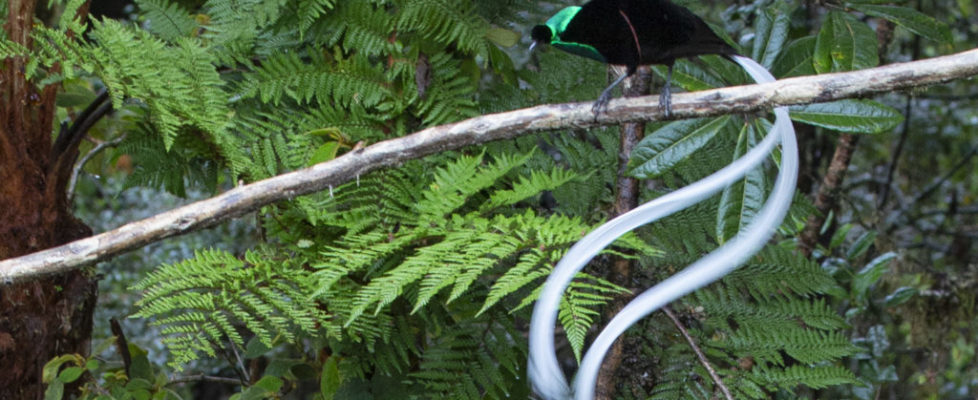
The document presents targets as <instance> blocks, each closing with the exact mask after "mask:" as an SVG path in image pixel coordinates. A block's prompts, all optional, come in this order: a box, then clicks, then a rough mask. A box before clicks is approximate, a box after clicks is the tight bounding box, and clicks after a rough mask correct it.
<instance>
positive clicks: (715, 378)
mask: <svg viewBox="0 0 978 400" xmlns="http://www.w3.org/2000/svg"><path fill="white" fill-rule="evenodd" d="M662 312H664V313H665V314H666V316H667V317H669V319H670V320H672V323H673V324H675V325H676V328H677V329H679V332H680V333H682V334H683V337H684V338H686V342H687V343H689V347H690V348H692V349H693V352H694V353H696V358H699V359H700V364H703V368H706V372H709V373H710V378H711V379H713V383H714V384H716V385H717V387H718V388H720V391H721V392H723V397H724V398H726V399H727V400H733V395H731V394H730V389H727V385H724V384H723V380H722V379H720V375H718V374H717V371H716V370H715V369H713V365H711V364H710V360H707V359H706V354H703V350H702V349H700V346H699V345H697V344H696V341H695V340H693V337H692V336H690V335H689V331H687V330H686V327H685V326H683V323H682V322H680V321H679V318H676V314H674V313H673V312H672V309H671V308H669V306H665V307H662Z"/></svg>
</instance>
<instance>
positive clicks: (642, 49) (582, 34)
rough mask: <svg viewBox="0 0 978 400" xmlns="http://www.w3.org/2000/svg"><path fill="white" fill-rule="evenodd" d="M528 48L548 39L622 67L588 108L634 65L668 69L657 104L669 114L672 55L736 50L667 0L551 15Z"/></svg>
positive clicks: (606, 1)
mask: <svg viewBox="0 0 978 400" xmlns="http://www.w3.org/2000/svg"><path fill="white" fill-rule="evenodd" d="M530 37H531V38H532V39H533V44H531V45H530V50H531V51H532V50H533V49H534V48H536V47H538V46H540V45H544V44H548V45H550V46H553V47H556V48H558V49H560V50H563V51H566V52H568V53H571V54H575V55H579V56H583V57H587V58H590V59H593V60H597V61H600V62H603V63H607V64H611V65H623V66H625V74H624V75H622V76H620V77H619V78H618V79H616V80H615V81H614V82H613V83H612V84H611V85H610V86H608V87H607V88H606V89H605V90H604V91H603V92H601V96H600V97H598V100H597V101H596V102H595V103H594V106H593V107H592V110H593V111H594V113H595V115H597V114H598V113H600V112H601V110H602V109H604V108H606V107H607V104H608V101H609V100H610V99H611V90H612V89H614V88H615V87H616V86H618V85H619V84H621V82H622V81H624V80H625V78H627V77H629V76H631V75H632V74H634V73H635V71H636V70H637V69H638V66H640V65H653V64H658V65H665V66H667V67H668V68H669V71H668V73H667V74H666V82H665V86H664V87H663V89H662V93H661V95H660V97H659V106H660V107H661V108H662V109H663V110H664V113H665V115H666V117H668V116H669V115H670V114H671V108H670V100H671V92H670V83H671V81H672V70H673V64H674V63H675V62H676V60H677V59H681V58H689V57H695V56H700V55H707V54H716V55H721V56H726V57H727V58H728V59H731V60H732V58H731V57H733V56H736V55H737V51H736V50H735V49H734V48H733V47H732V46H730V45H729V44H728V43H727V42H726V41H724V40H723V39H721V38H720V37H719V36H717V35H716V33H714V32H713V30H712V29H710V27H709V25H707V24H706V22H704V21H703V20H702V19H700V17H698V16H696V14H693V12H692V11H690V10H689V9H687V8H685V7H682V6H679V5H676V4H673V3H672V2H671V1H669V0H592V1H590V2H588V3H586V4H584V5H583V6H571V7H567V8H564V9H562V10H560V11H559V12H558V13H557V14H554V15H553V16H552V17H551V18H550V19H548V20H547V22H546V23H545V24H542V25H537V26H534V27H533V29H532V30H531V31H530Z"/></svg>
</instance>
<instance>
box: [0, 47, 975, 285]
mask: <svg viewBox="0 0 978 400" xmlns="http://www.w3.org/2000/svg"><path fill="white" fill-rule="evenodd" d="M976 74H978V49H975V50H969V51H965V52H961V53H957V54H953V55H949V56H943V57H936V58H932V59H928V60H921V61H915V62H909V63H902V64H890V65H887V66H884V67H879V68H871V69H866V70H861V71H854V72H846V73H836V74H826V75H818V76H807V77H798V78H791V79H785V80H781V81H777V82H772V83H767V84H760V85H748V86H738V87H730V88H722V89H713V90H705V91H701V92H693V93H683V94H677V95H674V96H673V100H672V118H675V119H682V118H693V117H706V116H715V115H722V114H731V113H747V112H755V111H762V110H767V109H770V108H773V107H775V106H781V105H793V104H809V103H817V102H826V101H832V100H839V99H843V98H850V97H865V96H869V95H873V94H876V93H882V92H890V91H894V90H899V89H906V88H911V87H918V86H926V85H933V84H938V83H941V82H947V81H950V80H953V79H960V78H965V77H970V76H974V75H976ZM662 119H663V116H662V113H661V112H660V111H659V104H658V96H645V97H636V98H630V99H618V100H613V101H611V103H610V104H609V106H608V111H607V113H603V114H601V115H600V116H598V117H595V116H594V114H593V113H592V112H591V103H568V104H554V105H542V106H536V107H531V108H525V109H521V110H514V111H509V112H503V113H498V114H490V115H484V116H480V117H476V118H472V119H468V120H465V121H461V122H457V123H453V124H448V125H442V126H436V127H432V128H428V129H425V130H422V131H420V132H417V133H414V134H411V135H408V136H404V137H400V138H396V139H390V140H386V141H383V142H380V143H376V144H374V145H371V146H368V147H366V148H363V149H359V150H355V151H351V152H349V153H347V154H345V155H343V156H342V157H339V158H337V159H335V160H332V161H328V162H324V163H321V164H318V165H315V166H312V167H310V168H306V169H302V170H299V171H294V172H290V173H287V174H283V175H279V176H276V177H274V178H270V179H266V180H262V181H258V182H254V183H252V184H248V185H244V186H240V187H237V188H234V189H232V190H229V191H227V192H225V193H223V194H221V195H218V196H215V197H212V198H210V199H207V200H202V201H199V202H196V203H193V204H189V205H186V206H183V207H180V208H177V209H174V210H171V211H168V212H165V213H162V214H158V215H156V216H153V217H150V218H147V219H144V220H141V221H137V222H133V223H129V224H126V225H123V226H121V227H119V228H116V229H114V230H111V231H108V232H105V233H102V234H99V235H95V236H92V237H89V238H86V239H82V240H78V241H75V242H71V243H68V244H65V245H62V246H59V247H55V248H51V249H48V250H44V251H40V252H37V253H33V254H28V255H26V256H22V257H17V258H12V259H8V260H4V261H0V282H3V283H8V284H9V283H15V282H22V281H28V280H31V279H36V278H38V277H41V276H45V275H51V274H57V273H61V272H66V271H70V270H73V269H76V268H80V267H82V266H85V265H91V264H94V263H96V262H98V261H101V260H105V259H108V258H111V257H113V256H115V255H118V254H120V253H123V252H126V251H129V250H132V249H135V248H138V247H141V246H144V245H146V244H149V243H152V242H155V241H159V240H161V239H164V238H168V237H172V236H177V235H181V234H185V233H188V232H192V231H195V230H199V229H203V228H205V227H208V226H212V225H215V224H217V223H220V222H223V221H226V220H228V219H231V218H234V217H237V216H240V215H242V214H245V213H248V212H251V211H254V210H257V209H258V208H260V207H262V206H265V205H268V204H271V203H274V202H276V201H280V200H285V199H290V198H294V197H295V196H300V195H304V194H308V193H313V192H317V191H320V190H324V189H326V188H329V187H332V186H337V185H339V184H342V183H344V182H348V181H350V180H353V179H355V178H356V177H357V176H359V175H362V174H366V173H367V172H370V171H374V170H377V169H381V168H387V167H391V166H396V165H398V164H400V163H402V162H404V161H407V160H411V159H416V158H421V157H424V156H426V155H430V154H434V153H438V152H442V151H446V150H452V149H458V148H461V147H465V146H469V145H473V144H479V143H486V142H490V141H494V140H502V139H510V138H513V137H517V136H521V135H526V134H530V133H534V132H542V131H549V130H555V129H565V128H590V127H596V126H605V125H618V124H621V123H624V122H641V121H654V120H662Z"/></svg>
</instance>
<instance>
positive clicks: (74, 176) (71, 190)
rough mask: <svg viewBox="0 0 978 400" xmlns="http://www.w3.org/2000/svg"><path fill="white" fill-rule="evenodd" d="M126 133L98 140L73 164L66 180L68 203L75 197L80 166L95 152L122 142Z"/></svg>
mask: <svg viewBox="0 0 978 400" xmlns="http://www.w3.org/2000/svg"><path fill="white" fill-rule="evenodd" d="M126 134H127V133H123V134H122V135H120V136H119V137H117V138H115V139H112V140H110V141H103V142H98V144H96V145H95V147H94V148H92V149H91V150H89V152H88V153H85V156H83V157H82V158H81V159H80V160H78V162H76V163H75V166H74V167H72V169H71V179H70V180H69V181H68V203H71V200H72V199H74V197H75V184H77V183H78V175H79V174H81V170H82V167H84V166H85V164H86V163H88V161H89V160H91V159H92V157H95V155H96V154H98V153H100V152H102V151H103V150H105V149H108V148H110V147H116V146H118V145H119V143H122V141H123V140H125V138H126Z"/></svg>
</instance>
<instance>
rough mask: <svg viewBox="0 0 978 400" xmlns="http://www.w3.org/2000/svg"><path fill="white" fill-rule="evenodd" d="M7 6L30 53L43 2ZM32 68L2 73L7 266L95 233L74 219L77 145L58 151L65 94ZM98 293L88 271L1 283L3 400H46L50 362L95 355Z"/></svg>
mask: <svg viewBox="0 0 978 400" xmlns="http://www.w3.org/2000/svg"><path fill="white" fill-rule="evenodd" d="M7 4H8V15H9V17H8V20H7V22H6V24H5V25H4V29H5V30H6V31H7V34H8V37H9V38H10V39H11V40H13V41H16V42H18V43H21V44H23V45H25V46H30V45H31V43H30V36H29V35H30V29H31V24H32V23H33V16H34V11H35V6H36V3H35V1H34V0H10V1H9V2H8V3H7ZM24 64H25V60H24V59H22V58H8V59H6V60H4V62H3V66H2V70H0V259H5V258H9V257H15V256H19V255H23V254H27V253H31V252H34V251H37V250H41V249H44V248H48V247H53V246H57V245H60V244H63V243H66V242H69V241H72V240H75V239H78V238H81V237H84V236H87V235H89V234H90V233H91V231H90V230H89V229H88V227H86V226H85V225H84V224H82V223H81V222H80V221H78V220H77V219H75V218H74V217H73V216H72V215H71V213H70V209H69V207H68V201H67V198H66V196H65V187H66V184H67V182H68V174H69V173H70V170H71V164H73V163H74V161H75V160H76V159H77V152H78V150H77V142H76V143H75V144H74V145H73V146H69V147H67V148H65V149H62V151H58V152H55V151H52V144H51V135H52V123H53V118H54V111H55V96H56V95H57V87H55V86H49V87H46V88H43V89H38V88H36V87H35V86H34V85H33V84H32V83H31V82H28V81H27V80H26V79H25V76H24ZM96 288H97V286H96V282H95V280H94V278H93V277H91V276H90V274H89V273H88V272H86V271H84V270H82V271H76V272H71V273H67V274H63V275H58V276H54V277H50V278H46V279H43V280H37V281H32V282H26V283H21V284H17V285H6V284H3V283H0V399H40V398H42V395H43V389H44V388H43V386H42V385H41V367H42V366H43V365H44V363H46V362H47V361H48V360H50V359H52V358H54V357H55V356H57V355H60V354H64V353H82V354H85V353H86V352H87V348H88V340H89V338H90V336H91V331H92V312H93V310H94V305H95V294H96Z"/></svg>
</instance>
